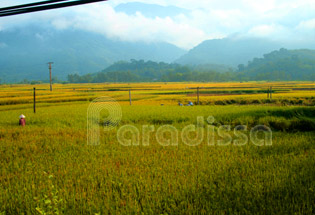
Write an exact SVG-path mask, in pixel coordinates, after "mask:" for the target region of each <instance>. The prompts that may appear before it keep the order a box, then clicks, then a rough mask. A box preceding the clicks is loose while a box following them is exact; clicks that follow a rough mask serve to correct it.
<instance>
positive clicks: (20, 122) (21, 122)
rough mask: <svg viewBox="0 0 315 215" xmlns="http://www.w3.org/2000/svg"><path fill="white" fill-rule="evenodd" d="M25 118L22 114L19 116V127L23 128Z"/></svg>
mask: <svg viewBox="0 0 315 215" xmlns="http://www.w3.org/2000/svg"><path fill="white" fill-rule="evenodd" d="M25 123H26V122H25V116H24V115H23V114H21V116H20V121H19V125H20V126H25Z"/></svg>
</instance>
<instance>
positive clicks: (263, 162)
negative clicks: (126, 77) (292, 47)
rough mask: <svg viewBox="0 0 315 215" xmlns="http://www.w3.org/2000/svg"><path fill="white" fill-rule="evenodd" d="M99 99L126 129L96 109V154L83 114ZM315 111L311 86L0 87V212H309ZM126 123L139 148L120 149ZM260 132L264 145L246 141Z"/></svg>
mask: <svg viewBox="0 0 315 215" xmlns="http://www.w3.org/2000/svg"><path fill="white" fill-rule="evenodd" d="M270 86H272V90H273V94H272V99H268V98H267V89H268V88H269V87H270ZM34 87H36V101H37V104H36V113H33V88H34ZM197 87H199V92H200V94H199V101H200V105H194V106H189V107H188V106H183V107H181V106H178V105H177V104H178V102H181V103H183V104H187V103H188V101H192V102H193V103H195V104H197ZM129 89H131V98H132V105H131V106H130V104H129ZM100 96H109V97H112V98H114V99H115V100H116V101H117V102H118V103H119V104H120V105H121V110H122V119H121V121H120V122H119V123H117V124H115V126H116V127H115V128H113V129H111V130H104V129H103V127H104V126H106V122H105V124H104V120H105V119H106V117H107V115H108V112H107V111H106V110H104V111H101V112H100V115H101V117H100V121H99V122H95V125H97V126H98V127H99V130H100V139H99V140H100V144H99V145H88V144H87V138H88V137H87V134H88V133H87V111H88V107H89V105H90V104H91V101H93V100H94V99H95V98H98V97H100ZM161 104H163V105H161ZM314 105H315V83H313V82H272V83H267V82H246V83H137V84H128V83H124V84H107V83H103V84H54V85H53V91H52V92H50V91H49V85H48V84H41V85H0V214H1V215H2V214H314V213H315V206H314V202H315V169H314V166H315V157H314V155H315V141H314V140H315V132H314V131H315V107H314ZM20 114H24V115H25V116H26V126H25V127H20V126H19V125H18V120H19V115H20ZM209 116H210V117H211V116H212V119H213V120H212V121H211V122H210V121H207V119H209V118H208V117H209ZM197 117H203V124H198V123H199V122H198V120H197ZM105 121H106V120H105ZM107 123H108V122H107ZM126 125H128V126H132V127H133V128H134V129H136V130H137V131H139V133H138V134H139V139H138V140H139V141H138V144H135V143H136V142H135V141H131V144H130V145H129V146H127V145H123V144H121V143H120V142H119V140H118V138H117V136H118V134H119V132H120V130H121V129H122V128H123V127H124V126H126ZM166 125H167V126H171V127H172V128H174V129H176V130H177V131H178V135H177V137H178V141H177V142H176V144H174V143H173V142H172V141H173V140H175V139H176V138H175V139H174V138H173V136H172V134H173V133H167V132H166V133H165V134H164V136H163V138H164V139H163V138H162V139H163V140H171V142H169V144H168V142H167V141H165V142H163V141H162V144H161V140H160V139H159V136H158V135H157V134H158V133H159V131H160V130H159V129H161V128H163V126H166ZM225 125H230V130H228V129H227V128H226V127H225ZM238 125H243V127H242V128H243V130H242V129H240V127H238ZM257 125H264V126H267V127H269V128H270V129H271V132H272V143H271V144H266V142H265V144H262V145H260V146H258V145H257V144H254V143H253V142H252V137H251V136H250V131H251V129H253V128H255V126H257ZM146 126H147V127H146ZM149 126H151V127H150V128H151V129H153V130H152V131H151V133H149V135H146V133H145V129H147V128H148V127H149ZM189 126H195V128H197V132H199V131H204V135H202V138H201V139H200V142H198V144H196V142H194V138H197V139H198V138H199V137H201V136H198V134H195V133H194V132H191V133H189V135H188V137H189V138H190V139H189V140H191V142H187V141H186V142H185V141H184V140H183V138H182V136H181V134H182V133H183V131H184V130H185V129H186V128H187V127H189ZM210 127H211V128H213V130H212V131H213V133H211V134H210V133H208V131H210V130H209V128H210ZM223 128H225V130H222V129H223ZM245 128H246V129H245ZM198 129H199V130H198ZM239 129H240V130H239ZM240 133H241V134H243V135H242V136H241V135H240ZM209 135H210V136H211V138H213V139H211V138H210V139H209V138H208V137H209ZM132 137H133V136H132V135H131V136H130V135H127V136H126V137H125V138H126V139H130V140H134V139H132ZM241 137H242V138H243V139H242V138H241ZM244 137H246V138H247V140H248V141H245V140H246V138H245V139H244ZM264 137H265V136H264V133H263V132H260V133H259V134H258V138H260V139H261V140H265V139H264ZM210 140H211V141H210ZM240 140H244V141H245V142H244V144H240V142H238V141H240ZM209 141H210V142H209Z"/></svg>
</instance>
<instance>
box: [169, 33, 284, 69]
mask: <svg viewBox="0 0 315 215" xmlns="http://www.w3.org/2000/svg"><path fill="white" fill-rule="evenodd" d="M281 47H282V46H281V45H280V44H277V43H274V42H270V41H266V40H262V39H241V40H238V39H230V38H225V39H214V40H206V41H204V42H202V43H201V44H199V45H198V46H196V47H195V48H193V49H191V50H190V51H189V52H188V53H187V54H185V55H183V56H182V57H180V58H179V59H177V60H176V61H175V62H176V63H180V64H193V65H198V64H223V65H228V66H234V67H235V66H237V65H238V64H244V63H247V62H248V61H249V60H251V59H252V58H254V57H261V56H262V55H263V54H265V53H268V52H271V51H273V50H276V49H279V48H281Z"/></svg>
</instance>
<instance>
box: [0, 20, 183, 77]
mask: <svg viewBox="0 0 315 215" xmlns="http://www.w3.org/2000/svg"><path fill="white" fill-rule="evenodd" d="M185 52H186V51H184V50H182V49H180V48H178V47H176V46H174V45H171V44H167V43H143V42H121V41H115V40H110V39H107V38H106V37H104V36H102V35H99V34H94V33H90V32H85V31H79V30H62V31H61V30H54V29H53V28H49V29H48V28H43V27H34V26H32V27H25V28H19V29H14V30H10V31H0V76H1V79H2V81H7V82H12V81H20V80H23V79H24V78H27V79H29V80H33V79H36V80H43V79H48V66H47V62H50V61H52V62H54V64H53V76H57V77H58V78H59V79H60V78H61V79H65V78H66V77H67V75H68V74H71V73H78V74H87V73H93V72H98V71H100V70H102V69H104V68H106V67H107V66H109V65H111V64H113V63H114V62H116V61H119V60H130V59H143V60H153V61H157V62H160V61H163V62H172V61H174V60H175V59H177V58H178V57H180V56H181V55H182V54H184V53H185Z"/></svg>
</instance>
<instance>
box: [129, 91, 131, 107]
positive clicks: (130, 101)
mask: <svg viewBox="0 0 315 215" xmlns="http://www.w3.org/2000/svg"><path fill="white" fill-rule="evenodd" d="M129 103H130V105H131V89H129Z"/></svg>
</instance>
